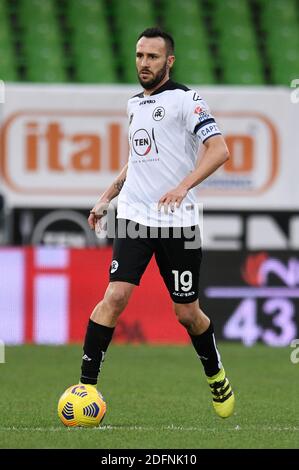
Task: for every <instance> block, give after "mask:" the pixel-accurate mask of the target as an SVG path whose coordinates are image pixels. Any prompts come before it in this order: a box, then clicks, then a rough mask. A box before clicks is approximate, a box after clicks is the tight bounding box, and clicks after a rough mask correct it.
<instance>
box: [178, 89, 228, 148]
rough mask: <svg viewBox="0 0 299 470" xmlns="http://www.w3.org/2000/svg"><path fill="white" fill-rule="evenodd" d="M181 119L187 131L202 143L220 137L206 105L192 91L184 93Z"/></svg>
mask: <svg viewBox="0 0 299 470" xmlns="http://www.w3.org/2000/svg"><path fill="white" fill-rule="evenodd" d="M183 117H184V120H185V124H186V128H187V130H188V131H189V132H191V133H193V134H197V135H198V137H199V138H200V139H201V141H202V142H203V143H204V142H205V141H206V140H207V139H209V138H210V137H212V136H214V135H221V132H220V130H219V128H218V125H217V123H216V121H215V119H214V117H213V116H212V114H211V112H210V109H209V107H208V105H207V103H206V102H205V101H204V100H203V99H202V98H201V97H200V96H199V95H198V93H197V92H196V91H194V90H189V91H187V92H186V93H185V97H184V103H183Z"/></svg>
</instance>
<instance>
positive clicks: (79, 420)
mask: <svg viewBox="0 0 299 470" xmlns="http://www.w3.org/2000/svg"><path fill="white" fill-rule="evenodd" d="M105 413H106V403H105V401H104V398H103V396H102V395H101V393H100V392H98V390H97V389H96V388H95V387H93V386H92V385H84V384H77V385H72V386H71V387H69V388H68V389H66V391H65V392H64V393H63V394H62V395H61V397H60V398H59V401H58V416H59V418H60V419H61V421H62V422H63V424H64V425H65V426H85V427H91V426H98V425H99V424H100V422H101V421H102V420H103V418H104V416H105Z"/></svg>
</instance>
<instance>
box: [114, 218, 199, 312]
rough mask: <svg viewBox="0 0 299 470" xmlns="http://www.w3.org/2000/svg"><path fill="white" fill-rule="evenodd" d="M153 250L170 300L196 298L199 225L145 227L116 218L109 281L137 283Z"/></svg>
mask: <svg viewBox="0 0 299 470" xmlns="http://www.w3.org/2000/svg"><path fill="white" fill-rule="evenodd" d="M128 232H129V233H128ZM132 234H133V237H132ZM136 234H137V236H135V235H136ZM138 235H139V236H138ZM153 254H154V255H155V258H156V262H157V264H158V267H159V270H160V274H161V276H162V277H163V279H164V282H165V285H166V287H167V289H168V291H169V294H170V297H171V298H172V300H173V301H174V302H176V303H190V302H194V301H195V300H196V299H198V290H199V271H200V263H201V256H202V253H201V243H200V232H199V227H198V226H197V225H196V226H193V227H175V228H168V227H166V228H160V227H159V228H157V227H145V226H144V225H141V224H137V223H136V222H133V221H128V220H125V219H118V227H117V233H116V237H115V239H114V244H113V258H112V263H111V266H110V281H111V282H114V281H124V282H129V283H131V284H135V285H136V286H138V285H139V283H140V279H141V277H142V275H143V273H144V271H145V269H146V267H147V265H148V263H149V262H150V259H151V257H152V256H153Z"/></svg>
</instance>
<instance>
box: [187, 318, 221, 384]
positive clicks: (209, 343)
mask: <svg viewBox="0 0 299 470" xmlns="http://www.w3.org/2000/svg"><path fill="white" fill-rule="evenodd" d="M189 336H190V338H191V341H192V344H193V346H194V349H195V351H196V352H197V354H198V357H199V359H200V360H201V363H202V365H203V368H204V370H205V374H206V375H207V376H208V377H212V376H213V375H216V374H217V373H218V372H219V371H220V369H222V364H221V358H220V354H219V352H218V349H217V346H216V341H215V335H214V328H213V324H212V322H210V325H209V327H208V329H207V330H206V331H205V332H204V333H202V334H201V335H195V336H194V335H191V334H190V333H189Z"/></svg>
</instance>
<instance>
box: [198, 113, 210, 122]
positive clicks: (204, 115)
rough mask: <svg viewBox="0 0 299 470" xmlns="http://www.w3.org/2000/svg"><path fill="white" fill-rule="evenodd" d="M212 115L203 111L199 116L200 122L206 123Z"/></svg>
mask: <svg viewBox="0 0 299 470" xmlns="http://www.w3.org/2000/svg"><path fill="white" fill-rule="evenodd" d="M210 117H211V116H210V114H209V113H207V111H201V112H200V113H199V114H198V120H199V122H203V121H206V120H207V119H210Z"/></svg>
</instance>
